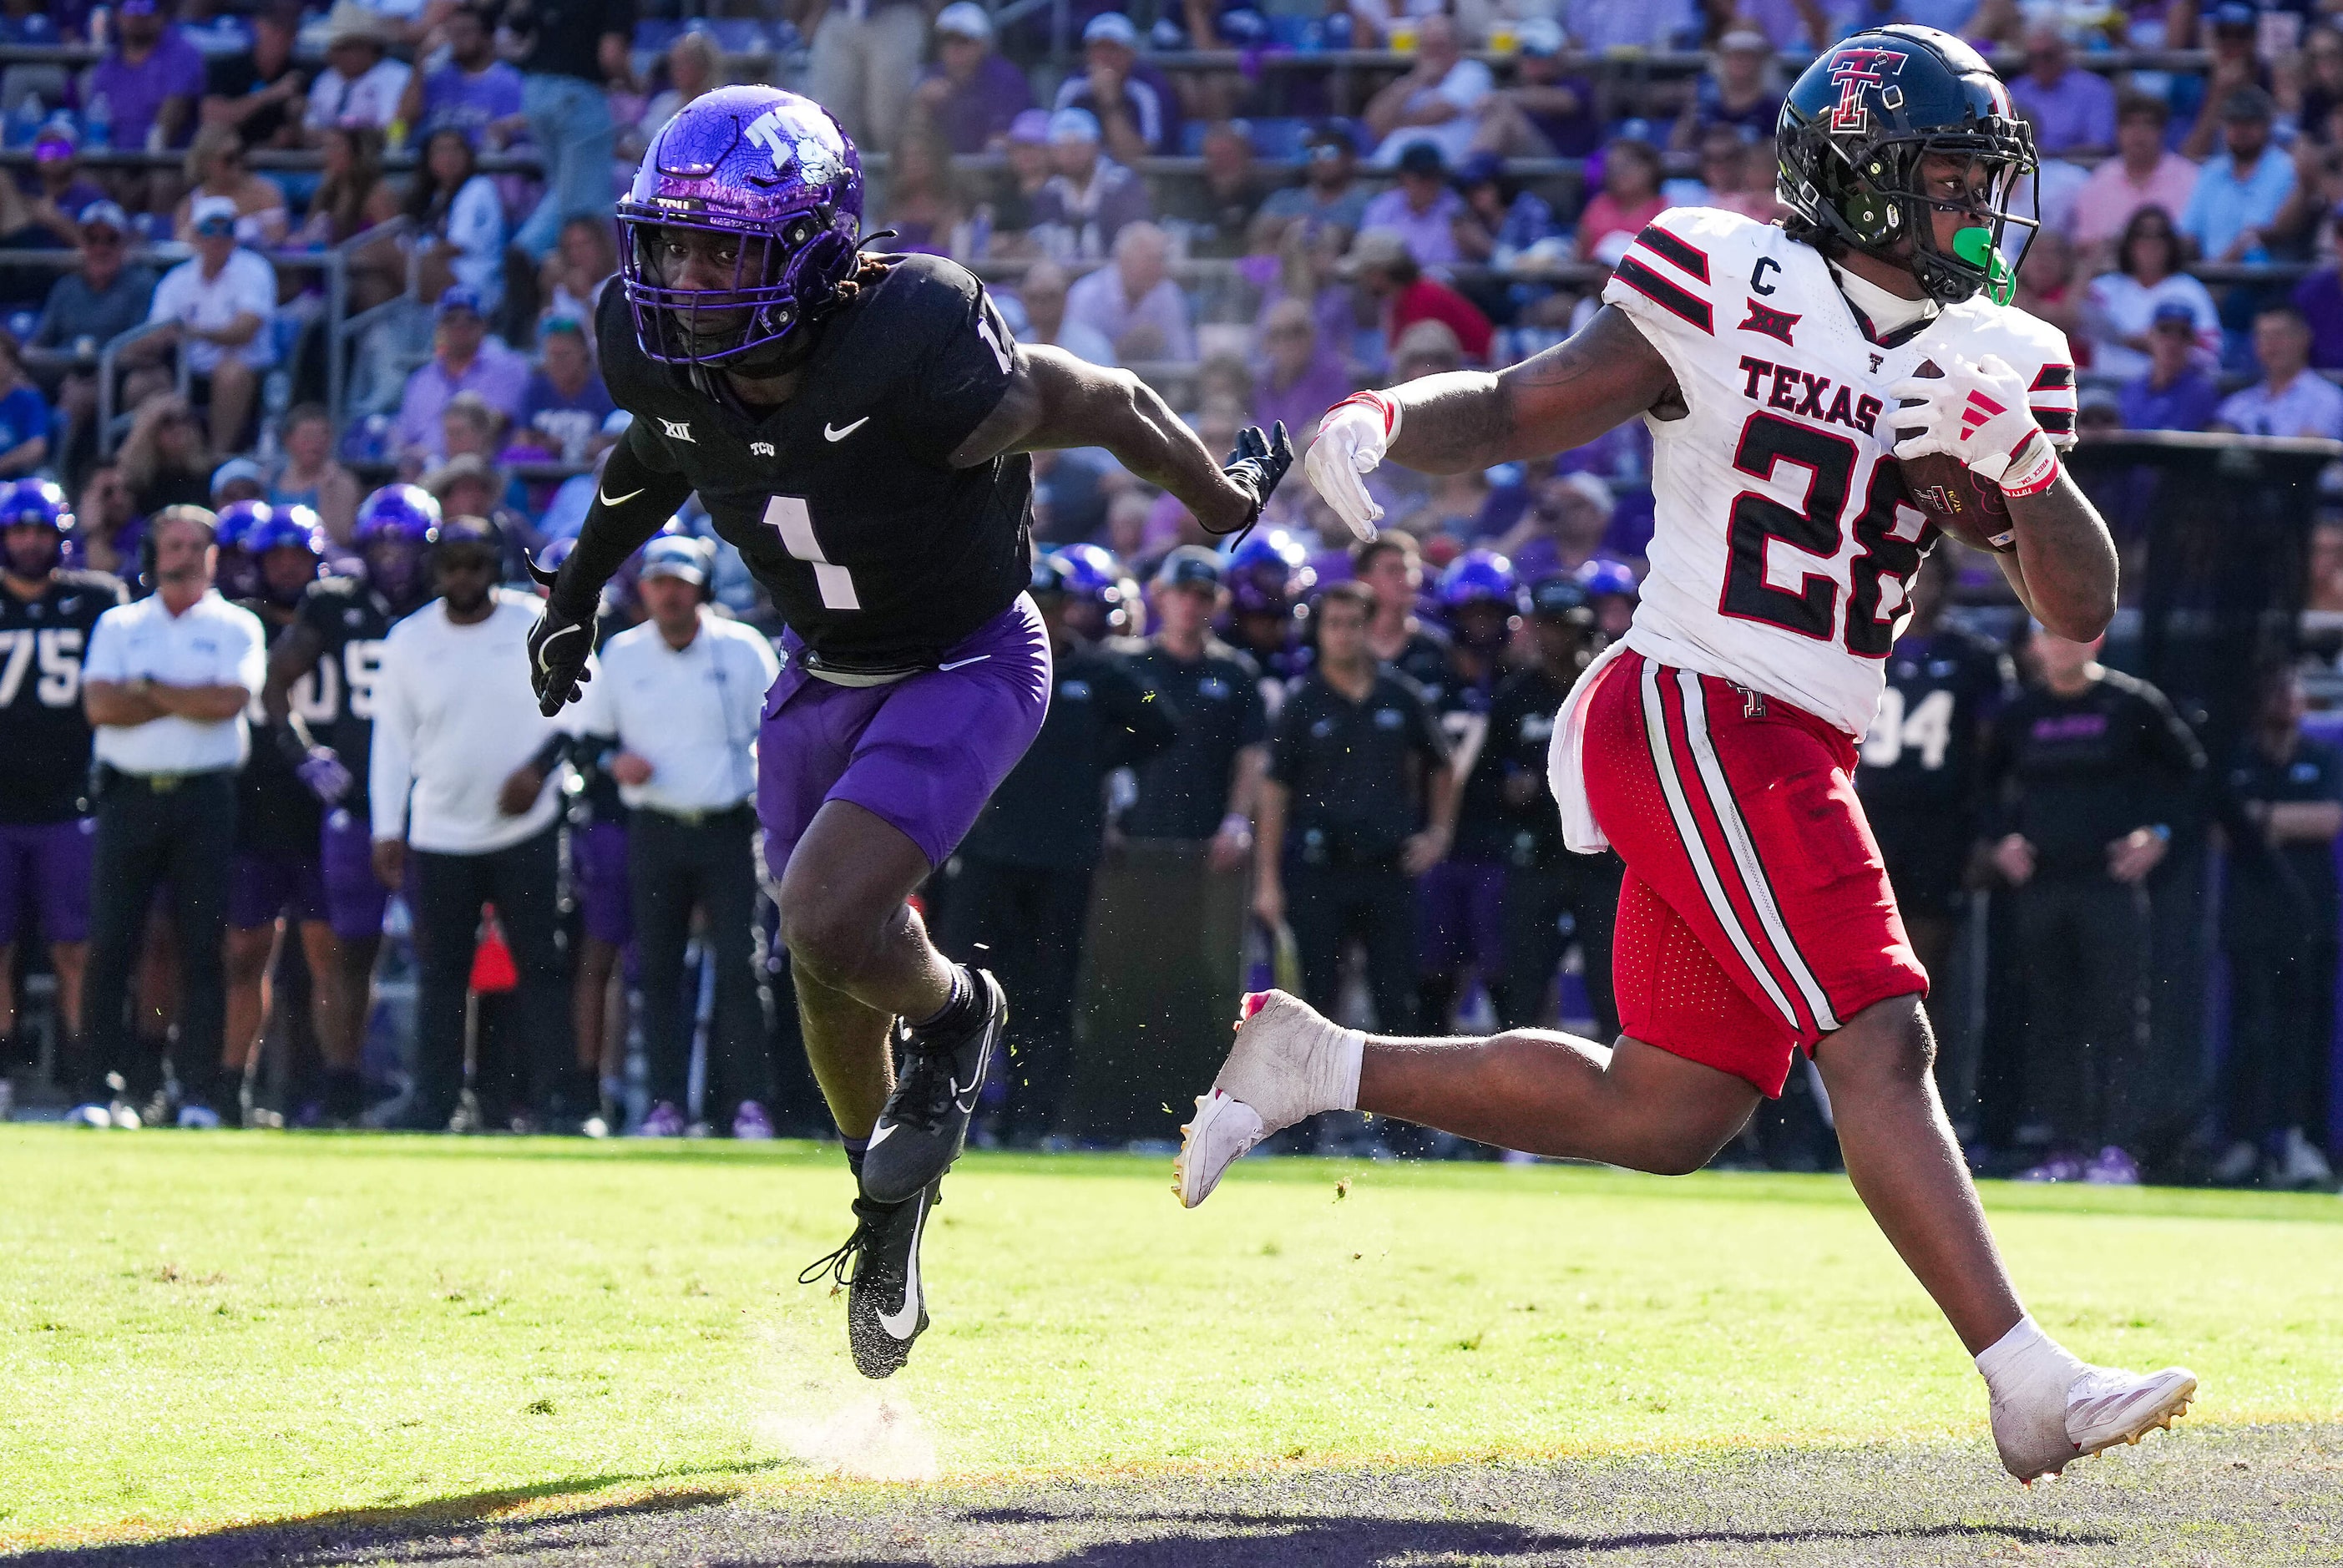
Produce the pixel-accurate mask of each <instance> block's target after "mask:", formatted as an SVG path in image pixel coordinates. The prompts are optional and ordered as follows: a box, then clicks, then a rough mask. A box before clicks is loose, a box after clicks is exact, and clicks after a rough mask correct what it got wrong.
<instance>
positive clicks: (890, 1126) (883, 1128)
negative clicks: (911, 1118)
mask: <svg viewBox="0 0 2343 1568" xmlns="http://www.w3.org/2000/svg"><path fill="white" fill-rule="evenodd" d="M901 1125H902V1123H901V1122H900V1121H881V1122H880V1123H879V1124H878V1125H877V1126H876V1127H873V1128H872V1129H871V1130H870V1142H868V1143H866V1144H864V1145H863V1146H862V1151H863V1152H864V1153H866V1154H868V1153H869V1152H870V1151H871V1150H873V1149H876V1148H878V1147H879V1145H880V1144H881V1143H884V1142H886V1141H887V1140H889V1139H890V1138H892V1137H894V1136H895V1129H896V1128H898V1127H900V1126H901Z"/></svg>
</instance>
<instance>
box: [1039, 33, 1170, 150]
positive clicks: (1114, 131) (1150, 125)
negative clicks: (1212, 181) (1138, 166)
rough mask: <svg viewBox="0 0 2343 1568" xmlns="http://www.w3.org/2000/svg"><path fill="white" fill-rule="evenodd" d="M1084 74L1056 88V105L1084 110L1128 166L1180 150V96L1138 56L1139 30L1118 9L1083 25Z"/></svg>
mask: <svg viewBox="0 0 2343 1568" xmlns="http://www.w3.org/2000/svg"><path fill="white" fill-rule="evenodd" d="M1082 66H1083V69H1082V73H1081V75H1070V76H1068V77H1067V78H1066V79H1065V81H1064V83H1062V84H1061V85H1060V86H1059V88H1058V99H1057V103H1056V107H1058V108H1061V109H1087V110H1089V111H1090V113H1091V116H1093V117H1095V118H1096V119H1097V121H1098V124H1099V129H1100V133H1101V137H1102V138H1103V139H1104V141H1105V143H1106V148H1107V151H1108V152H1110V153H1111V154H1113V155H1114V156H1115V157H1116V158H1117V159H1118V160H1120V161H1121V162H1123V163H1126V164H1135V163H1137V162H1138V161H1139V160H1140V159H1141V158H1143V157H1146V156H1148V155H1150V154H1154V155H1157V156H1162V155H1164V154H1168V153H1175V152H1178V151H1179V150H1180V95H1179V94H1178V93H1176V92H1174V91H1173V90H1172V84H1171V83H1169V82H1167V81H1165V80H1164V79H1163V76H1162V74H1161V73H1160V72H1159V71H1157V70H1156V69H1155V67H1154V66H1152V65H1149V64H1147V62H1145V61H1144V60H1141V58H1140V57H1139V29H1138V28H1137V27H1135V26H1133V25H1131V18H1130V17H1128V16H1125V15H1122V14H1121V12H1119V11H1106V12H1101V13H1100V14H1099V15H1096V16H1093V17H1091V19H1090V22H1089V24H1088V25H1086V26H1084V27H1083V28H1082Z"/></svg>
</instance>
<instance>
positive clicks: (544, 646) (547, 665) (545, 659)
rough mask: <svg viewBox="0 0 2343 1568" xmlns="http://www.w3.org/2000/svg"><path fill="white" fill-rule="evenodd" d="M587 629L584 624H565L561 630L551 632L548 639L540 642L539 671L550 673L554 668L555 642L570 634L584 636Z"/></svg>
mask: <svg viewBox="0 0 2343 1568" xmlns="http://www.w3.org/2000/svg"><path fill="white" fill-rule="evenodd" d="M585 631H586V628H585V626H584V625H583V624H580V625H578V626H565V627H563V628H560V629H559V630H558V631H555V632H553V633H552V634H550V635H549V636H548V637H547V638H546V639H545V640H544V641H543V642H542V643H540V644H538V649H537V668H538V672H539V673H550V672H551V670H552V668H553V660H552V658H551V655H552V653H553V645H554V644H555V643H557V642H559V641H560V640H561V639H562V638H565V637H568V636H571V635H573V634H575V635H578V636H583V635H584V634H585Z"/></svg>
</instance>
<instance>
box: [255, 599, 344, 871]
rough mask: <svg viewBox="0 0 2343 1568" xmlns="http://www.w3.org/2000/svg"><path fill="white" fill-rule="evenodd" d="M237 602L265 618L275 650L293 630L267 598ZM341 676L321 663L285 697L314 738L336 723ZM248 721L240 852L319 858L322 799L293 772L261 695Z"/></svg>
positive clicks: (266, 631) (326, 661) (262, 623)
mask: <svg viewBox="0 0 2343 1568" xmlns="http://www.w3.org/2000/svg"><path fill="white" fill-rule="evenodd" d="M236 602H237V603H238V604H240V605H242V606H243V607H244V608H246V609H248V610H250V611H251V612H252V613H253V614H254V615H256V616H257V617H259V618H260V627H261V632H262V635H263V636H265V637H266V638H267V641H268V647H269V648H271V649H274V648H276V646H277V639H278V638H282V637H283V636H284V635H285V634H286V633H287V632H288V631H290V630H292V629H293V626H294V621H293V620H291V619H279V618H278V617H277V615H276V614H272V613H271V611H272V608H273V607H272V606H270V605H269V604H268V602H267V601H266V600H265V599H256V598H246V599H238V600H237V601H236ZM340 685H341V680H340V672H339V671H338V670H337V669H336V668H334V664H333V661H332V660H331V659H325V658H321V659H319V660H318V661H317V668H315V669H312V670H311V671H310V672H309V673H308V674H307V675H305V676H303V677H302V678H300V679H298V680H297V681H295V682H294V683H293V688H292V689H291V690H290V691H288V692H287V694H286V696H287V700H288V701H289V702H290V704H291V705H292V709H293V711H294V712H296V713H297V714H299V715H300V716H301V718H302V719H303V721H304V722H305V723H307V724H308V725H309V726H310V733H311V734H313V735H314V734H316V733H317V731H318V730H319V729H323V728H324V727H326V726H327V724H329V723H331V722H332V720H333V717H334V713H335V710H336V709H337V708H338V707H339V705H340V704H339V700H338V699H339V692H338V688H339V687H340ZM244 717H245V720H246V723H248V724H249V725H251V727H252V746H251V749H250V750H249V751H248V752H247V753H246V756H245V759H244V766H243V767H242V768H241V769H237V771H236V848H237V849H245V850H248V851H251V852H254V853H258V854H266V855H290V856H307V855H314V854H316V853H317V829H318V828H319V827H320V826H321V825H322V821H321V815H322V809H321V808H320V807H319V806H318V804H317V797H316V796H315V795H312V794H311V793H309V787H308V786H307V785H306V784H304V783H302V782H301V779H300V776H299V775H298V774H297V773H295V772H294V771H293V764H292V762H291V761H290V760H289V759H287V757H286V754H285V743H284V741H283V739H281V738H280V737H279V736H278V735H277V727H276V726H275V725H273V724H271V723H269V722H268V711H267V709H266V708H264V707H263V706H262V705H261V701H260V693H258V692H254V693H253V694H252V700H251V701H250V702H249V703H247V704H246V706H245V710H244Z"/></svg>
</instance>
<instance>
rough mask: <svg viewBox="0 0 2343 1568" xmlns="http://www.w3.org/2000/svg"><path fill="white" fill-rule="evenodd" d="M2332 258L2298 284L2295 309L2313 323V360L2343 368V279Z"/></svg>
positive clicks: (2323, 365) (2321, 366)
mask: <svg viewBox="0 0 2343 1568" xmlns="http://www.w3.org/2000/svg"><path fill="white" fill-rule="evenodd" d="M2335 266H2336V264H2335V263H2334V262H2332V261H2329V262H2328V263H2327V265H2326V266H2322V267H2320V268H2319V269H2318V271H2317V272H2314V273H2312V274H2311V275H2310V276H2308V277H2306V278H2304V279H2303V280H2302V281H2301V282H2300V283H2298V284H2297V285H2295V287H2294V305H2295V308H2296V309H2298V310H2299V311H2301V312H2302V317H2303V319H2304V320H2306V321H2308V322H2309V323H2310V363H2311V364H2312V365H2313V366H2315V367H2318V369H2321V370H2337V369H2343V278H2338V276H2336V271H2335Z"/></svg>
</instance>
